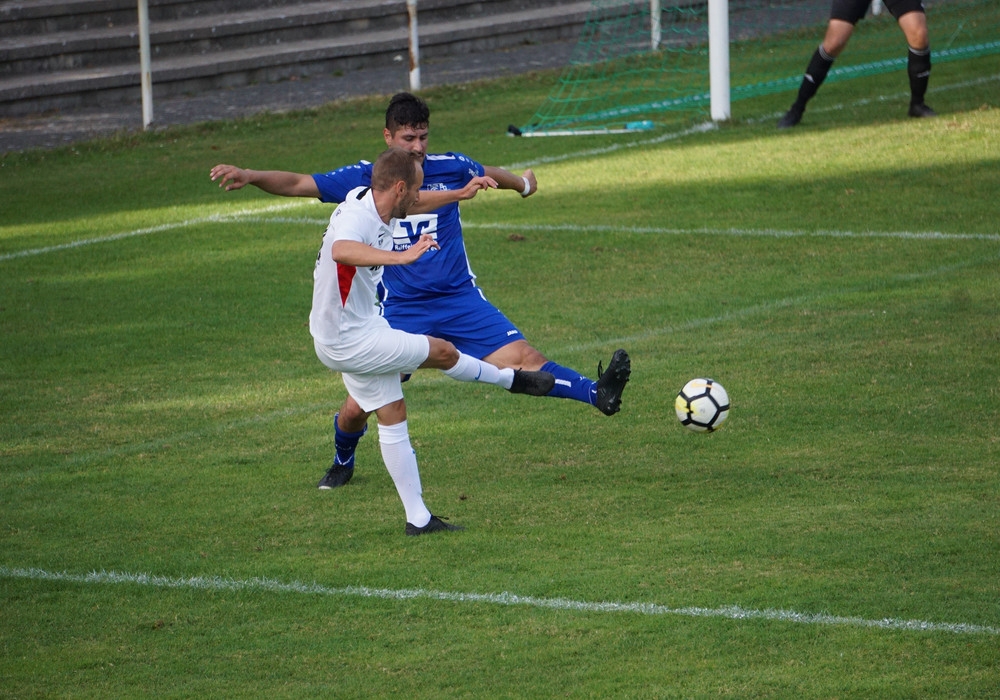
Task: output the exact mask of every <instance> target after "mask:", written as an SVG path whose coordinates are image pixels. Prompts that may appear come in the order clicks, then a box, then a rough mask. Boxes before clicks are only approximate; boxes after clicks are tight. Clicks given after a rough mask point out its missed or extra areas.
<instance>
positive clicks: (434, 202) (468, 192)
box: [410, 176, 499, 214]
mask: <svg viewBox="0 0 1000 700" xmlns="http://www.w3.org/2000/svg"><path fill="white" fill-rule="evenodd" d="M498 186H499V185H498V184H497V181H496V180H494V179H493V178H492V177H486V176H483V177H474V178H472V179H471V180H469V184H467V185H466V186H465V187H463V188H462V189H460V190H421V191H420V200H419V201H418V202H417V203H416V204H414V205H413V206H412V207H410V213H411V214H427V213H428V212H432V211H434V210H435V209H440V208H441V207H443V206H445V205H446V204H452V203H453V202H464V201H465V200H467V199H472V198H473V197H475V196H476V194H477V193H479V191H480V190H495V189H496V188H497V187H498Z"/></svg>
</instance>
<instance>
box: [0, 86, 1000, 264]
mask: <svg viewBox="0 0 1000 700" xmlns="http://www.w3.org/2000/svg"><path fill="white" fill-rule="evenodd" d="M998 80H1000V74H994V75H990V76H983V77H980V78H977V79H975V80H968V81H963V82H960V83H951V84H944V85H938V86H935V87H934V89H933V90H931V92H944V91H946V90H960V89H965V88H969V87H976V86H978V85H985V84H986V83H990V82H996V81H998ZM906 96H908V93H907V94H905V95H904V94H903V93H897V94H894V95H885V96H881V97H877V98H866V99H860V100H855V101H854V102H850V103H847V104H839V105H832V106H827V107H821V108H819V109H813V110H811V112H813V113H816V112H830V111H836V110H840V109H845V108H848V107H857V106H862V105H866V104H870V103H872V102H887V101H890V100H897V99H902V98H904V97H906ZM781 114H783V113H778V114H771V115H768V116H765V117H759V118H757V119H748V120H744V121H745V122H746V123H748V124H753V123H758V122H765V121H773V120H775V119H778V118H779V117H780V116H781ZM715 128H717V126H716V125H715V124H714V123H711V122H708V123H704V124H698V125H695V126H693V127H689V128H687V129H683V130H681V131H677V132H668V133H664V134H660V135H658V136H654V137H652V138H649V139H641V140H637V141H628V142H625V143H620V144H612V145H610V146H606V147H603V148H594V149H587V150H583V151H575V152H573V153H565V154H562V155H558V156H545V157H542V158H537V159H535V160H531V161H526V162H524V163H512V164H511V165H506V166H504V167H505V168H506V169H508V170H522V169H525V168H532V167H535V166H537V165H542V164H546V163H557V162H562V161H567V160H576V159H579V158H592V157H594V156H598V155H604V154H607V153H612V152H615V151H619V150H624V149H631V148H643V147H646V146H652V145H656V144H660V143H666V142H667V141H673V140H676V139H679V138H683V137H685V136H691V135H693V134H699V133H704V132H707V131H711V130H713V129H715ZM309 204H310V205H314V204H315V202H313V201H311V200H310V202H309ZM300 206H304V203H303V202H284V203H281V204H273V205H269V206H265V207H261V208H260V209H243V210H240V211H237V212H233V213H231V214H213V215H210V216H206V217H199V218H195V219H188V220H185V221H175V222H169V223H164V224H161V225H159V226H150V227H147V228H140V229H134V230H132V231H124V232H121V233H113V234H110V235H108V236H100V237H97V238H87V239H83V240H79V241H71V242H70V243H63V244H60V245H55V246H48V247H45V248H32V249H29V250H21V251H17V252H14V253H5V254H3V255H0V262H4V261H7V260H14V259H17V258H26V257H31V256H35V255H44V254H46V253H54V252H58V251H61V250H67V249H71V248H78V247H81V246H86V245H93V244H97V243H108V242H111V241H117V240H121V239H123V238H131V237H133V236H146V235H149V234H153V233H162V232H164V231H172V230H176V229H179V228H185V227H188V226H197V225H199V224H204V223H211V222H220V223H222V222H226V221H235V220H240V221H254V219H253V218H243V217H246V216H247V215H250V216H251V217H252V216H254V215H257V216H259V215H260V214H266V213H268V212H272V211H283V210H287V209H293V208H295V207H300ZM262 220H266V219H262ZM271 221H280V222H282V223H296V222H299V221H301V222H302V223H308V224H310V225H312V224H316V225H322V226H325V225H326V224H327V220H326V219H301V220H300V219H271ZM696 232H697V231H696ZM701 232H703V233H708V232H711V230H708V229H706V230H704V231H701ZM747 235H750V233H749V232H747ZM772 235H773V234H772ZM798 235H805V234H798ZM812 235H817V234H812ZM889 235H890V236H892V235H896V234H889Z"/></svg>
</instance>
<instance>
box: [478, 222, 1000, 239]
mask: <svg viewBox="0 0 1000 700" xmlns="http://www.w3.org/2000/svg"><path fill="white" fill-rule="evenodd" d="M462 225H463V227H465V228H471V229H476V228H494V229H500V230H510V231H538V232H542V233H545V232H551V233H558V232H563V231H565V232H569V233H642V234H659V235H671V236H684V235H706V236H745V237H754V236H756V237H760V238H803V237H818V238H908V239H914V240H980V241H1000V234H997V233H941V232H938V231H835V230H830V231H797V230H794V229H767V228H765V229H753V228H745V229H744V228H707V227H704V228H662V227H657V226H609V225H601V224H594V225H587V226H584V225H577V224H512V223H507V222H504V223H476V222H463V224H462Z"/></svg>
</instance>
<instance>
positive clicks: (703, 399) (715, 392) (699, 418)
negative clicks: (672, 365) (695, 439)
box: [674, 377, 729, 433]
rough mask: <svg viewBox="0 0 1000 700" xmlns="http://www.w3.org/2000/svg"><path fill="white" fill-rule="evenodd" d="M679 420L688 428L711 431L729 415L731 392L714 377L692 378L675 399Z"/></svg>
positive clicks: (702, 431) (718, 426)
mask: <svg viewBox="0 0 1000 700" xmlns="http://www.w3.org/2000/svg"><path fill="white" fill-rule="evenodd" d="M674 408H675V409H676V410H677V420H679V421H680V422H681V425H683V426H684V427H685V428H687V429H688V430H693V431H695V432H696V433H710V432H712V431H713V430H718V429H719V428H720V427H721V426H722V424H723V423H725V421H726V418H727V417H728V416H729V394H728V393H727V392H726V390H725V389H723V388H722V385H721V384H719V383H718V382H717V381H715V380H714V379H705V378H703V377H699V378H698V379H692V380H691V381H689V382H688V383H687V384H685V385H684V388H683V389H681V391H680V393H679V394H677V400H676V401H674Z"/></svg>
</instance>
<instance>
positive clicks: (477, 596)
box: [0, 566, 1000, 637]
mask: <svg viewBox="0 0 1000 700" xmlns="http://www.w3.org/2000/svg"><path fill="white" fill-rule="evenodd" d="M0 578H7V579H26V580H30V581H56V582H65V583H78V584H134V585H138V586H150V587H155V588H173V589H188V590H210V591H250V592H265V593H300V594H308V595H322V596H337V597H360V598H377V599H381V600H412V599H424V600H438V601H445V602H452V603H483V604H489V605H503V606H515V605H523V606H526V607H533V608H544V609H548V610H564V611H571V612H586V613H612V614H613V613H633V614H639V615H679V616H683V617H706V618H721V619H728V620H766V621H773V622H793V623H799V624H806V625H831V626H843V627H861V628H873V629H884V630H899V631H908V632H947V633H951V634H979V635H989V636H993V637H996V636H1000V627H992V626H990V625H977V624H970V623H965V622H959V623H951V622H929V621H927V620H902V619H898V618H891V617H886V618H881V619H869V618H864V617H853V616H851V617H844V616H840V615H828V614H825V613H800V612H795V611H793V610H774V609H766V610H755V609H748V608H743V607H740V606H738V605H726V606H722V607H719V608H702V607H683V608H671V607H668V606H666V605H660V604H657V603H616V602H607V601H606V602H599V603H593V602H586V601H578V600H570V599H568V598H538V597H535V596H521V595H517V594H515V593H508V592H503V593H458V592H448V591H435V590H425V589H420V588H408V589H391V588H368V587H367V586H344V587H340V588H335V587H330V586H324V585H322V584H319V583H300V582H298V581H293V582H291V583H285V582H282V581H277V580H275V579H269V578H258V577H254V578H249V579H233V578H226V577H221V576H210V577H205V576H192V577H190V578H177V577H169V576H155V575H152V574H142V573H125V572H118V571H93V572H91V573H88V574H70V573H66V572H51V571H46V570H44V569H37V568H12V567H6V566H0Z"/></svg>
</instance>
